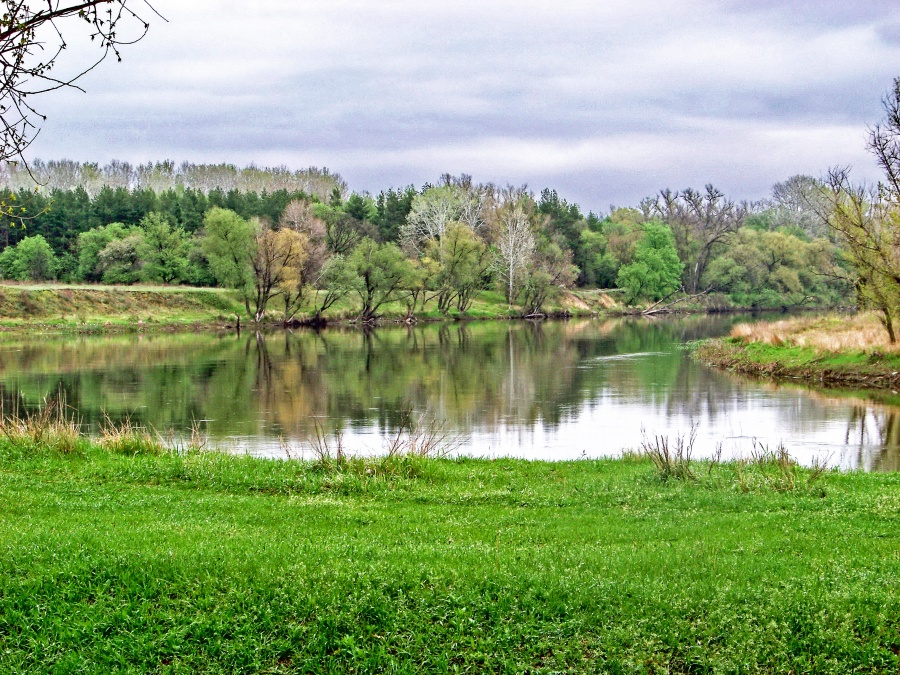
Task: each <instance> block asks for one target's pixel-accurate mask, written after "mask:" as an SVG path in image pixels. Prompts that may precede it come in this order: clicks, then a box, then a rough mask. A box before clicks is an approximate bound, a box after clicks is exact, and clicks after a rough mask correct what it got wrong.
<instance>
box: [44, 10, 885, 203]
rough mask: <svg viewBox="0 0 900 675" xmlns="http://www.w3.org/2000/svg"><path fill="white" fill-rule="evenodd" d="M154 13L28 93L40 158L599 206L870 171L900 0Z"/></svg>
mask: <svg viewBox="0 0 900 675" xmlns="http://www.w3.org/2000/svg"><path fill="white" fill-rule="evenodd" d="M136 6H138V7H139V5H136ZM154 6H155V7H156V9H157V10H158V11H159V12H160V13H161V14H162V15H164V16H165V17H166V19H167V20H168V22H167V23H166V22H163V21H161V20H159V19H157V18H156V17H153V16H152V15H150V14H149V13H148V12H146V11H144V13H145V14H147V15H148V16H149V17H150V22H151V30H150V33H149V34H148V36H147V37H146V38H145V39H144V40H143V41H142V42H140V43H138V44H137V45H134V46H131V47H127V48H125V49H123V52H122V56H123V62H122V63H115V61H114V60H108V61H107V62H105V63H103V64H102V65H101V66H100V67H99V68H98V69H97V70H95V71H94V72H92V73H90V74H89V75H88V76H86V77H85V78H84V79H83V81H82V82H81V84H82V86H83V87H84V88H85V89H86V93H80V92H77V91H65V92H55V93H52V94H48V95H45V96H44V97H43V98H42V99H41V100H40V102H38V101H37V100H35V101H33V103H36V104H38V107H39V108H40V110H41V112H43V113H45V114H47V115H48V121H47V122H46V123H45V124H44V127H43V130H42V132H41V134H40V136H39V138H38V140H37V142H36V143H35V144H34V146H33V147H32V150H31V152H30V155H31V156H32V157H41V158H43V159H58V158H63V157H66V158H70V159H78V160H82V161H100V162H101V163H102V162H106V161H109V160H110V159H113V158H117V159H124V160H129V161H132V162H143V161H148V160H157V159H165V158H171V159H174V160H176V161H181V160H189V161H194V162H231V163H237V164H246V163H250V162H255V163H257V164H260V165H281V164H286V165H288V166H290V167H293V168H302V167H306V166H310V165H315V166H327V167H329V168H330V169H332V170H334V171H337V172H339V173H340V174H342V175H343V176H344V178H346V179H347V181H348V182H349V183H350V186H351V188H353V189H355V190H358V191H362V190H369V191H371V192H376V193H377V192H378V191H379V190H381V189H383V188H387V187H390V186H402V185H407V184H410V183H414V184H416V185H420V184H421V183H423V182H425V181H429V180H435V179H436V178H437V177H438V176H439V175H440V174H442V173H445V172H450V173H461V172H465V173H470V174H472V175H473V176H474V177H475V179H476V180H479V181H494V182H497V183H504V184H505V183H515V184H521V183H527V184H528V185H529V186H530V187H531V188H533V189H535V190H540V189H541V188H543V187H547V186H551V187H555V188H557V189H558V190H559V192H560V194H561V195H563V196H564V197H566V198H568V199H570V200H574V201H576V202H578V203H580V204H581V205H582V206H583V207H584V208H585V209H586V210H587V209H592V210H595V211H607V210H608V209H609V206H610V204H615V205H629V204H635V203H637V202H638V201H639V200H640V199H641V198H642V197H645V196H648V195H651V194H653V193H655V192H656V191H657V190H659V189H660V188H663V187H671V188H675V189H677V188H683V187H688V186H696V187H701V186H702V185H703V184H705V183H710V182H711V183H714V184H715V185H717V186H719V187H721V188H722V189H724V190H725V191H726V192H727V193H728V194H729V195H730V196H733V197H735V198H738V199H757V198H760V197H764V196H767V195H768V194H769V190H770V187H771V185H772V184H773V183H774V182H776V181H778V180H783V179H784V178H786V177H788V176H790V175H793V174H797V173H810V174H813V175H820V174H822V173H823V172H824V171H825V170H826V169H827V168H828V167H829V166H833V165H852V166H853V169H854V175H855V176H856V177H857V178H858V179H860V180H863V179H866V180H873V179H876V178H877V177H878V172H877V168H876V167H875V166H874V163H873V162H872V160H871V159H870V157H869V156H868V154H867V153H866V150H865V136H866V127H867V125H869V124H873V123H875V122H877V121H878V120H879V118H880V117H881V114H882V110H881V106H880V101H881V97H882V96H883V95H884V93H885V92H886V91H887V90H888V88H889V87H890V86H891V82H892V80H893V78H894V77H896V76H900V3H898V2H896V0H866V1H865V2H849V0H731V1H729V2H722V0H682V1H676V0H672V1H665V0H591V1H584V0H581V1H576V0H555V1H552V2H551V1H549V0H518V1H516V2H513V1H507V0H454V2H433V1H431V0H382V1H380V2H372V1H371V0H369V1H367V2H363V1H362V0H328V1H325V0H319V1H317V2H312V1H310V0H292V1H288V0H254V2H252V3H247V2H236V1H232V0H190V1H187V0H154ZM248 7H250V8H252V9H248ZM73 36H74V34H73ZM75 42H76V41H75V40H70V44H71V45H72V47H71V48H70V49H69V50H68V54H67V55H66V56H67V60H68V65H69V66H70V67H72V66H73V65H75V64H77V63H80V62H82V61H83V60H86V59H88V58H89V57H90V55H91V53H92V52H91V50H90V49H89V48H88V47H87V46H85V45H82V44H81V43H79V44H75Z"/></svg>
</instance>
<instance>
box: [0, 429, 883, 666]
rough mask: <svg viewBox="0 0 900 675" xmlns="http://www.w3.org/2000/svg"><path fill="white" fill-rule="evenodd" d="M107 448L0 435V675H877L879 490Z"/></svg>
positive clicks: (580, 470) (797, 473) (755, 467)
mask: <svg viewBox="0 0 900 675" xmlns="http://www.w3.org/2000/svg"><path fill="white" fill-rule="evenodd" d="M103 442H104V447H100V446H99V445H97V444H93V445H92V444H90V443H89V442H87V441H85V440H84V439H72V438H68V439H63V440H62V441H56V440H53V439H52V438H49V437H45V436H42V435H41V434H32V435H31V436H28V435H27V434H26V435H25V436H17V435H16V434H15V433H13V434H5V435H4V436H3V437H0V672H10V673H12V672H15V673H24V672H34V673H71V672H78V673H111V672H133V673H145V672H153V673H198V672H199V673H218V672H227V673H256V672H265V673H307V672H315V673H371V672H398V673H422V672H430V673H446V672H499V673H523V672H530V673H559V672H603V673H726V672H727V673H851V672H854V673H896V672H897V670H898V658H897V653H898V652H900V595H898V593H900V528H898V527H897V522H898V517H900V476H897V475H864V474H857V473H851V474H838V473H835V472H830V471H829V472H825V473H823V474H821V475H819V474H817V473H815V472H813V471H811V470H809V469H800V468H798V467H796V466H794V465H793V464H791V463H790V462H788V461H786V460H785V459H784V458H783V457H781V458H780V459H779V458H778V457H776V456H768V457H762V458H758V461H756V462H747V463H738V464H701V463H695V464H691V465H686V466H685V465H676V466H675V468H676V469H677V470H674V471H670V470H665V471H661V470H660V469H659V468H658V467H657V466H655V465H654V464H653V463H652V462H651V461H650V460H648V459H645V458H639V457H629V458H626V459H622V460H616V461H613V460H609V461H587V460H585V461H578V462H567V463H541V462H534V463H530V462H524V461H512V460H508V461H504V460H499V461H483V460H466V459H461V460H436V459H423V458H419V457H393V458H387V459H381V460H367V461H363V460H359V461H345V462H337V461H336V460H333V459H331V460H324V461H320V462H305V463H303V462H296V461H266V460H258V459H252V458H248V457H234V456H228V455H224V454H219V453H212V452H187V453H184V454H177V453H171V452H160V451H159V450H158V449H157V448H156V447H155V445H154V444H152V443H149V444H148V443H145V442H143V441H141V442H131V441H129V440H128V439H127V438H125V439H123V438H121V437H115V436H114V437H111V438H109V439H106V440H104V441H103ZM663 468H665V467H663ZM670 468H671V467H670ZM679 476H681V477H680V478H679Z"/></svg>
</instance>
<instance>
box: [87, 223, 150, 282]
mask: <svg viewBox="0 0 900 675" xmlns="http://www.w3.org/2000/svg"><path fill="white" fill-rule="evenodd" d="M143 243H144V235H143V232H142V231H141V230H140V229H139V228H135V229H134V230H133V231H132V233H131V234H129V235H128V236H127V237H125V238H124V239H113V240H112V241H111V242H109V243H108V244H107V245H106V246H104V247H103V250H102V251H100V253H99V255H98V256H97V270H98V271H99V272H100V278H101V280H102V281H103V283H105V284H133V283H136V282H137V281H139V280H140V278H141V267H142V262H141V256H140V250H141V247H142V246H143Z"/></svg>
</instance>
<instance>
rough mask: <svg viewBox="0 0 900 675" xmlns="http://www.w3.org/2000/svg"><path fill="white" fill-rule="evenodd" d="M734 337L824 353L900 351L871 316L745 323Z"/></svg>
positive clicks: (734, 329) (746, 340)
mask: <svg viewBox="0 0 900 675" xmlns="http://www.w3.org/2000/svg"><path fill="white" fill-rule="evenodd" d="M731 337H733V338H737V339H740V340H742V341H744V342H757V343H762V344H767V345H773V346H782V345H784V346H793V347H810V348H812V349H816V350H819V351H824V352H842V351H867V350H871V349H878V350H882V351H900V345H891V343H890V341H889V339H888V333H887V331H886V330H885V329H884V326H883V325H882V324H881V321H880V320H879V318H878V316H877V315H875V314H873V313H871V312H866V313H861V314H857V315H855V316H847V315H843V316H842V315H829V316H824V317H796V318H791V319H783V320H780V321H761V322H759V323H752V324H750V323H741V324H737V325H736V326H735V327H734V328H732V329H731Z"/></svg>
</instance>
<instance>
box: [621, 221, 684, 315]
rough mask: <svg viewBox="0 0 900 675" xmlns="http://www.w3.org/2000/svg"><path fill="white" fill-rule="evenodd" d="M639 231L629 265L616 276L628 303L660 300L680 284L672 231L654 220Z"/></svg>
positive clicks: (681, 264)
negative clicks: (639, 234) (639, 235)
mask: <svg viewBox="0 0 900 675" xmlns="http://www.w3.org/2000/svg"><path fill="white" fill-rule="evenodd" d="M642 231H643V237H642V238H641V239H640V241H639V242H638V243H637V246H636V247H635V251H634V260H633V262H631V263H630V264H628V265H624V266H622V267H621V268H620V269H619V274H618V276H617V277H616V282H617V283H618V285H619V287H620V288H622V289H624V290H625V292H626V302H628V303H634V302H637V301H639V300H660V299H662V298H664V297H665V296H666V295H668V294H669V293H671V292H672V291H674V290H676V289H677V288H678V287H679V286H680V284H681V271H682V269H683V268H684V263H682V262H681V260H679V259H678V252H677V251H676V250H675V240H674V238H673V236H672V231H671V230H670V229H669V227H668V226H666V225H665V224H663V223H660V222H657V221H649V222H647V223H644V225H643V226H642Z"/></svg>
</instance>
